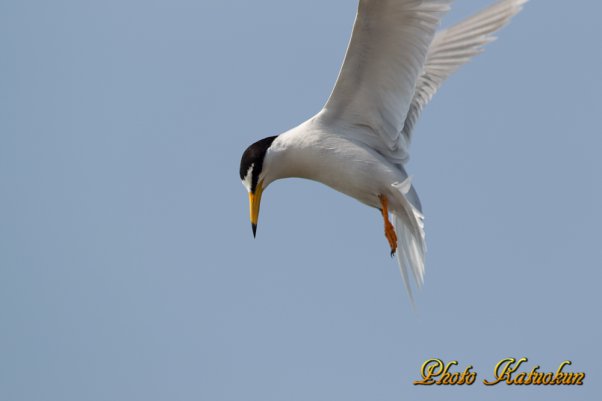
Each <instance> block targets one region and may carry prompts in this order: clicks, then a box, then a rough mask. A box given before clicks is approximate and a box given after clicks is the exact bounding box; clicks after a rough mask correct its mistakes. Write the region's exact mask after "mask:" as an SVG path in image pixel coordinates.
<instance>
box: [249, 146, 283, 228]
mask: <svg viewBox="0 0 602 401" xmlns="http://www.w3.org/2000/svg"><path fill="white" fill-rule="evenodd" d="M276 137H277V136H269V137H267V138H263V139H261V140H259V141H257V142H255V143H254V144H252V145H251V146H249V147H248V148H247V150H245V151H244V153H243V154H242V158H241V159H240V179H241V180H242V184H243V185H244V186H245V188H247V191H249V208H250V212H251V227H252V228H253V236H255V234H256V232H257V219H258V218H259V205H260V203H261V194H262V192H263V188H264V186H263V180H260V179H259V176H260V175H261V171H262V169H263V161H264V159H265V155H266V153H267V151H268V148H269V147H270V145H272V142H274V139H276Z"/></svg>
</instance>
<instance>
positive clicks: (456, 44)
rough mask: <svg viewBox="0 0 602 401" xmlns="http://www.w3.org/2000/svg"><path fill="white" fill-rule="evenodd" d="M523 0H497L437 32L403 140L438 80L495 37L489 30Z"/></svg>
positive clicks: (498, 25)
mask: <svg viewBox="0 0 602 401" xmlns="http://www.w3.org/2000/svg"><path fill="white" fill-rule="evenodd" d="M526 2H527V0H499V1H498V2H496V3H494V4H493V5H492V6H490V7H489V8H486V9H485V10H483V11H481V12H479V13H477V14H476V15H474V16H472V17H471V18H468V19H466V20H464V21H462V22H460V23H459V24H457V25H455V26H453V27H451V28H449V29H446V30H443V31H440V32H438V33H437V34H436V35H435V38H434V39H433V42H432V44H431V47H430V49H429V51H428V55H427V58H426V63H425V65H424V69H423V70H422V73H421V75H420V77H419V78H418V80H417V82H416V92H415V94H414V98H413V99H412V103H411V105H410V110H409V112H408V114H407V118H406V121H405V124H404V128H403V137H404V142H405V143H409V141H410V139H411V134H412V130H413V128H414V125H415V123H416V121H417V120H418V117H419V116H420V112H421V111H422V109H423V108H424V106H426V104H427V103H428V102H429V101H430V100H431V98H432V97H433V95H434V94H435V92H437V90H438V89H439V87H440V86H441V84H443V82H444V81H445V80H446V79H447V78H448V77H449V76H450V75H451V74H453V73H454V72H455V71H456V70H457V69H458V68H460V67H461V66H462V65H463V64H465V63H466V62H468V61H469V60H470V59H471V58H472V57H474V56H476V55H477V54H479V53H481V52H482V51H483V50H484V49H483V46H485V45H486V44H488V43H490V42H492V41H494V40H495V37H494V36H492V33H493V32H495V31H497V30H498V29H500V28H501V27H503V26H504V25H506V24H507V23H508V22H509V21H510V19H511V18H512V17H513V16H514V15H516V14H517V13H518V12H519V11H520V10H521V9H522V6H523V4H525V3H526Z"/></svg>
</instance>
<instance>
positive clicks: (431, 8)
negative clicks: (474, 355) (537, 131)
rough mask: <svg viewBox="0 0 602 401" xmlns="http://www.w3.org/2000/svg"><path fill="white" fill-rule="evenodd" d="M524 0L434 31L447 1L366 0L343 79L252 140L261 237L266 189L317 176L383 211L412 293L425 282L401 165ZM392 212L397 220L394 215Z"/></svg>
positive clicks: (246, 177) (254, 203)
mask: <svg viewBox="0 0 602 401" xmlns="http://www.w3.org/2000/svg"><path fill="white" fill-rule="evenodd" d="M526 1H527V0H498V1H497V2H495V3H494V4H492V5H491V6H489V8H486V9H484V10H483V11H481V12H479V13H477V14H476V15H474V16H472V17H470V18H468V19H466V20H464V21H463V22H460V23H459V24H457V25H454V26H452V27H451V28H448V29H445V30H442V31H439V32H436V30H437V27H438V26H439V22H440V20H441V18H442V17H443V15H444V14H445V13H446V12H447V11H448V10H449V8H450V4H451V2H452V1H451V0H360V2H359V7H358V11H357V16H356V19H355V24H354V27H353V32H352V34H351V40H350V42H349V46H348V48H347V53H346V55H345V60H344V62H343V66H342V67H341V70H340V73H339V77H338V79H337V81H336V84H335V86H334V89H333V91H332V93H331V95H330V97H329V99H328V100H327V102H326V104H325V105H324V108H323V109H322V110H321V111H320V112H318V114H316V115H315V116H313V117H312V118H310V119H309V120H307V121H305V122H304V123H302V124H301V125H299V126H297V127H295V128H292V129H291V130H289V131H286V132H284V133H282V134H280V135H276V136H270V137H267V138H264V139H261V140H260V141H258V142H255V143H254V144H252V145H251V146H249V147H248V148H247V149H246V150H245V152H244V153H243V155H242V159H241V162H240V178H241V180H242V182H243V185H244V186H245V188H246V189H247V191H248V194H249V207H250V218H251V225H252V229H253V235H254V236H255V234H256V230H257V220H258V217H259V206H260V202H261V196H262V194H263V191H264V190H265V189H266V188H267V187H268V185H269V184H270V183H272V182H273V181H275V180H278V179H282V178H288V177H298V178H306V179H310V180H314V181H318V182H321V183H323V184H326V185H327V186H329V187H331V188H333V189H335V190H337V191H339V192H342V193H344V194H346V195H348V196H351V197H352V198H355V199H357V200H359V201H360V202H362V203H364V204H366V205H368V206H371V207H374V208H377V209H379V210H380V212H381V215H382V218H383V221H384V227H385V237H386V239H387V241H388V243H389V246H390V249H391V256H392V255H393V254H395V253H397V261H398V263H399V267H400V270H401V273H402V277H403V281H404V284H405V287H406V289H407V290H408V293H409V294H410V297H411V296H412V292H411V287H410V282H409V274H410V273H409V272H410V271H411V272H412V274H413V276H414V279H415V281H416V285H417V286H418V287H419V286H421V285H422V283H423V280H424V254H425V252H426V244H425V236H424V224H423V219H424V217H423V214H422V207H421V205H420V200H419V199H418V195H417V193H416V190H415V189H414V186H413V185H412V183H411V178H410V177H409V176H408V174H407V173H406V170H405V168H404V164H405V163H406V162H407V161H408V157H409V149H408V148H409V145H410V140H411V137H412V130H413V128H414V125H415V123H416V121H417V119H418V117H419V116H420V113H421V111H422V109H423V108H424V107H425V106H426V104H427V103H428V102H429V101H430V100H431V98H432V97H433V95H434V94H435V92H436V91H437V90H438V89H439V87H440V86H441V84H442V83H443V81H445V80H446V79H447V78H448V77H449V76H450V75H451V74H452V73H453V72H455V71H456V70H457V69H458V68H459V67H460V66H461V65H463V64H464V63H466V62H467V61H468V60H470V59H471V58H472V57H473V56H475V55H477V54H478V53H480V52H481V51H482V50H483V46H484V45H486V44H487V43H489V42H491V41H493V40H494V39H495V38H494V37H493V36H492V34H493V32H495V31H496V30H498V29H499V28H501V27H502V26H504V25H505V24H506V23H507V22H508V21H509V20H510V19H511V18H512V17H513V16H514V15H515V14H517V13H518V12H519V11H520V10H521V9H522V6H523V4H524V3H525V2H526ZM390 215H391V216H392V220H393V222H391V220H390V219H389V217H390Z"/></svg>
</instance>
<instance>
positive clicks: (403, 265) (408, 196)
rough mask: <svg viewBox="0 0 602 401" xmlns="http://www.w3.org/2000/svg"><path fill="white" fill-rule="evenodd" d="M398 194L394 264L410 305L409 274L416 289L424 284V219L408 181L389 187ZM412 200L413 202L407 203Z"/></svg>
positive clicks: (408, 179) (394, 218)
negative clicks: (399, 208)
mask: <svg viewBox="0 0 602 401" xmlns="http://www.w3.org/2000/svg"><path fill="white" fill-rule="evenodd" d="M393 187H394V188H395V189H397V190H398V191H399V194H400V199H401V198H403V199H401V201H402V202H401V204H402V205H403V208H402V210H399V211H394V212H393V213H392V214H393V225H394V226H395V233H396V234H397V262H398V263H399V270H400V271H401V276H402V278H403V282H404V284H405V287H406V289H407V291H408V294H409V296H410V300H411V301H412V303H413V302H414V298H413V296H412V288H411V286H410V277H409V276H410V273H409V272H410V271H411V272H412V275H413V276H414V279H415V281H416V286H417V287H418V288H419V287H420V286H421V285H422V284H423V282H424V255H425V253H426V242H425V236H424V215H423V214H422V212H421V211H420V210H419V209H418V208H419V207H420V203H419V201H418V197H417V195H416V192H415V191H414V189H413V188H412V182H411V177H408V178H406V179H405V180H404V181H402V182H397V183H394V184H393ZM412 199H415V201H414V202H412V201H411V200H412Z"/></svg>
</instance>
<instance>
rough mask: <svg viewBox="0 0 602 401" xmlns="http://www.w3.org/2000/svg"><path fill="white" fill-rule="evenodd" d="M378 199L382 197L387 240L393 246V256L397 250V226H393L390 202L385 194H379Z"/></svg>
mask: <svg viewBox="0 0 602 401" xmlns="http://www.w3.org/2000/svg"><path fill="white" fill-rule="evenodd" d="M378 199H380V205H381V206H382V208H381V209H380V212H381V213H382V215H383V219H384V220H385V237H387V241H389V246H390V247H391V256H393V255H394V254H395V251H397V235H396V234H395V228H394V227H393V224H391V222H390V221H389V208H388V204H389V203H388V201H387V198H386V197H385V196H384V195H378Z"/></svg>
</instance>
